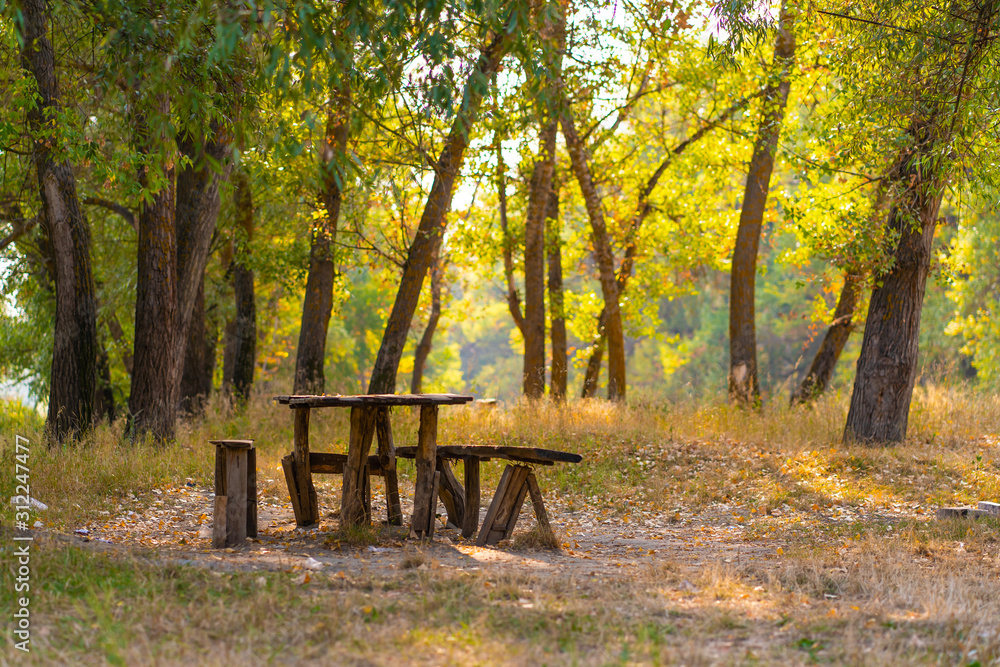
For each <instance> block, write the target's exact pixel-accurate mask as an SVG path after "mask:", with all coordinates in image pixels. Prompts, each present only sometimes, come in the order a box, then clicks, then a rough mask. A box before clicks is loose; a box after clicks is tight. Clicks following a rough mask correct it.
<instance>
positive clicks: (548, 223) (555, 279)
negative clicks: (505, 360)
mask: <svg viewBox="0 0 1000 667" xmlns="http://www.w3.org/2000/svg"><path fill="white" fill-rule="evenodd" d="M552 184H553V185H552V187H551V188H550V190H549V201H548V206H547V208H546V211H545V236H546V239H545V240H546V243H545V246H546V251H547V253H548V264H549V267H548V268H549V284H548V288H549V319H550V320H551V323H552V326H551V329H550V333H549V335H550V338H551V343H552V369H551V379H550V384H549V396H550V397H551V398H552V400H553V401H555V402H557V403H565V402H566V377H567V370H568V363H567V352H566V349H567V346H566V313H565V310H564V303H563V285H562V239H561V235H560V232H561V227H562V224H561V223H560V220H559V190H558V185H557V183H556V179H555V176H554V175H553V178H552Z"/></svg>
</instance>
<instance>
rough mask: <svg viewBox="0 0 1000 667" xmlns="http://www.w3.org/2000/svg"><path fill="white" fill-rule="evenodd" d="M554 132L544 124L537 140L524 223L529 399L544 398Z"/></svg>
mask: <svg viewBox="0 0 1000 667" xmlns="http://www.w3.org/2000/svg"><path fill="white" fill-rule="evenodd" d="M556 130H557V126H556V123H554V122H549V123H547V124H546V125H545V126H544V127H543V128H542V131H541V135H540V136H539V139H538V160H537V161H536V162H535V166H534V169H533V173H532V175H531V191H530V193H529V195H528V211H527V215H526V216H525V221H524V329H523V330H522V333H523V334H524V367H523V372H522V379H523V391H524V395H525V396H527V397H528V398H541V397H542V396H544V395H545V218H546V215H545V213H546V211H547V210H548V205H549V194H550V192H551V189H552V172H553V171H554V168H555V155H556Z"/></svg>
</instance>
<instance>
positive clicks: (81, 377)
mask: <svg viewBox="0 0 1000 667" xmlns="http://www.w3.org/2000/svg"><path fill="white" fill-rule="evenodd" d="M46 5H47V3H46V2H45V1H44V0H22V2H21V13H22V17H23V27H24V35H23V42H22V43H23V46H22V49H21V64H22V66H23V67H24V69H26V70H27V71H29V72H30V73H31V75H32V77H33V78H34V79H35V83H36V85H37V88H38V96H39V100H38V103H37V104H36V106H35V107H34V108H33V109H31V110H30V111H29V112H28V122H29V125H30V127H31V131H32V134H34V135H35V136H36V140H35V143H34V146H33V151H32V162H33V163H34V166H35V171H36V174H37V179H38V188H39V194H40V197H41V200H42V207H43V210H44V216H43V218H44V224H45V226H46V230H47V232H48V237H49V240H50V243H51V253H50V257H51V261H52V263H53V265H54V274H55V281H54V282H55V292H56V312H55V323H54V327H53V353H52V371H51V376H50V383H49V386H50V389H49V412H48V417H47V425H48V429H49V432H50V433H51V435H52V436H53V437H54V438H55V439H56V440H59V441H61V440H62V439H63V438H65V437H67V436H72V435H73V434H74V433H75V432H77V431H79V430H83V429H86V428H88V427H89V426H90V425H91V423H92V422H93V420H94V418H95V416H96V415H95V413H94V401H95V396H96V394H95V392H96V391H97V355H98V341H97V301H96V296H95V289H94V277H93V273H92V270H91V262H90V228H89V226H88V225H87V220H86V218H85V217H84V215H83V211H82V210H81V208H80V201H79V198H78V196H77V192H76V179H75V178H74V176H73V170H72V169H71V167H70V165H69V163H67V162H66V161H59V162H57V161H56V160H57V155H58V147H57V146H54V145H53V143H52V142H53V141H54V139H48V138H43V137H47V136H48V135H49V133H48V132H47V131H46V130H44V129H43V128H44V127H45V126H47V125H48V123H50V122H53V123H54V122H56V118H57V117H58V116H59V113H60V102H59V85H58V80H57V79H56V70H55V55H54V53H53V49H52V43H51V42H50V41H49V38H48V36H47V34H46V29H47V24H48V22H49V16H48V13H47V6H46ZM53 136H55V137H58V132H57V133H56V134H55V135H53ZM54 149H55V150H54Z"/></svg>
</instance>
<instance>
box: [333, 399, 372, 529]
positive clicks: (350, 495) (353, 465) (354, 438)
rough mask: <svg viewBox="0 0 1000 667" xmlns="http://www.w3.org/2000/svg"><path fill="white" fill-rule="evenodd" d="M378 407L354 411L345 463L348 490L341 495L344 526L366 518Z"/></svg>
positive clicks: (345, 479) (341, 521)
mask: <svg viewBox="0 0 1000 667" xmlns="http://www.w3.org/2000/svg"><path fill="white" fill-rule="evenodd" d="M375 410H376V409H375V408H365V407H356V408H351V439H350V441H349V443H348V446H347V462H346V463H344V487H343V491H342V493H341V496H340V525H341V527H345V526H358V525H361V524H362V523H363V522H364V520H365V516H366V512H365V501H364V494H365V487H366V485H367V483H368V480H367V479H364V477H365V476H366V475H367V474H368V465H367V463H368V450H369V449H371V446H372V437H373V436H374V435H375Z"/></svg>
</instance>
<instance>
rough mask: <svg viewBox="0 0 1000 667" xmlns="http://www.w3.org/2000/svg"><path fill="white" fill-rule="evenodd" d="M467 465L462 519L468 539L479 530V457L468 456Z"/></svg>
mask: <svg viewBox="0 0 1000 667" xmlns="http://www.w3.org/2000/svg"><path fill="white" fill-rule="evenodd" d="M463 461H464V463H465V514H464V516H463V517H462V537H464V538H466V539H468V538H470V537H472V536H473V535H475V534H476V529H477V528H479V503H480V494H479V457H477V456H466V457H465V459H463Z"/></svg>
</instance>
